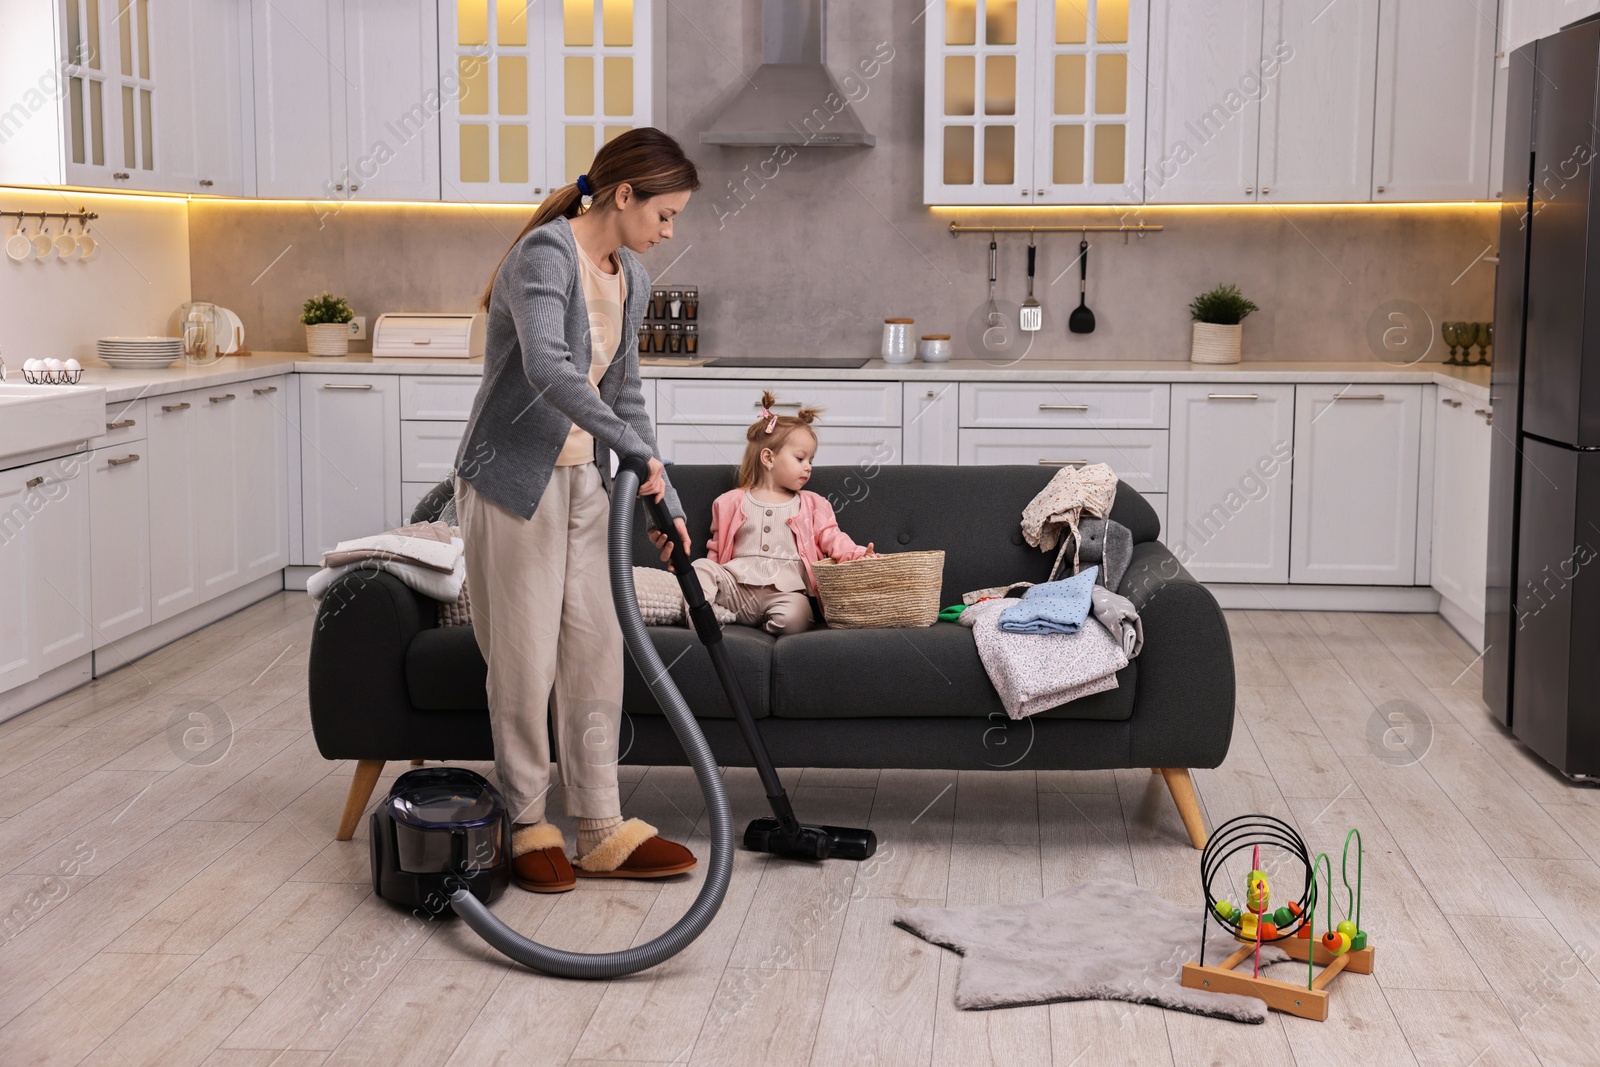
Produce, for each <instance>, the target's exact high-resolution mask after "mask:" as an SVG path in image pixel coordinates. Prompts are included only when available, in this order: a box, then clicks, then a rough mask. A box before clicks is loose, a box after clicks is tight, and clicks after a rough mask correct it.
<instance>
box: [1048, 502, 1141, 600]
mask: <svg viewBox="0 0 1600 1067" xmlns="http://www.w3.org/2000/svg"><path fill="white" fill-rule="evenodd" d="M1078 533H1079V535H1080V536H1081V537H1082V538H1083V543H1082V544H1080V545H1079V546H1078V562H1079V564H1080V565H1081V566H1087V565H1088V564H1090V563H1095V564H1098V565H1099V567H1100V574H1099V577H1098V578H1097V579H1096V584H1098V585H1103V586H1105V587H1106V588H1107V589H1112V590H1115V589H1117V588H1118V587H1119V586H1121V585H1122V576H1123V575H1124V574H1126V573H1127V571H1128V564H1130V563H1132V562H1133V532H1132V531H1131V530H1129V529H1128V528H1127V527H1126V526H1124V525H1122V523H1120V522H1117V521H1116V520H1115V519H1088V518H1085V519H1080V520H1078ZM1067 536H1068V537H1071V536H1072V535H1071V533H1068V534H1067ZM1065 559H1066V557H1065V554H1063V555H1062V557H1061V558H1060V560H1059V561H1058V567H1060V564H1062V563H1065ZM1061 569H1065V568H1061ZM1056 577H1057V575H1056V574H1055V573H1054V572H1052V573H1051V575H1050V578H1051V580H1054V579H1055V578H1056Z"/></svg>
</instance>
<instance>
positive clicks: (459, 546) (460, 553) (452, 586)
mask: <svg viewBox="0 0 1600 1067" xmlns="http://www.w3.org/2000/svg"><path fill="white" fill-rule="evenodd" d="M450 544H451V545H452V546H454V548H455V554H456V560H455V566H454V568H453V569H452V570H451V571H450V573H449V574H446V573H444V572H443V571H437V570H434V569H433V568H432V567H423V566H419V565H417V564H415V563H402V562H400V561H399V560H397V559H366V560H362V561H361V562H360V563H347V564H345V565H344V566H342V567H323V568H322V569H321V570H319V571H317V573H315V574H313V575H312V576H311V577H309V578H307V579H306V592H307V593H309V594H311V599H313V600H321V599H322V597H323V595H324V594H326V593H327V591H328V588H329V587H330V586H332V585H333V583H334V582H335V581H337V580H338V579H339V578H341V577H343V576H344V575H346V574H349V573H350V572H351V571H356V570H365V571H367V572H369V573H370V572H372V571H375V570H383V571H388V572H389V573H390V574H392V575H394V576H395V577H396V578H398V579H400V580H401V581H402V582H405V583H406V584H407V585H409V586H410V587H411V588H413V589H415V590H416V591H417V592H419V593H421V594H423V595H424V596H430V597H432V598H433V599H435V600H443V601H445V602H446V603H450V604H453V603H455V602H456V601H457V600H459V599H461V587H462V585H464V584H465V583H466V580H467V557H466V542H465V541H463V540H462V539H461V538H459V537H452V538H451V539H450ZM440 547H444V546H443V545H441V546H440Z"/></svg>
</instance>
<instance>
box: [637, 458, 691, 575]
mask: <svg viewBox="0 0 1600 1067" xmlns="http://www.w3.org/2000/svg"><path fill="white" fill-rule="evenodd" d="M664 469H665V468H663V467H662V465H661V461H660V460H659V459H657V458H656V457H654V456H651V457H650V471H649V477H647V478H646V479H645V480H644V481H643V482H641V483H640V485H639V496H640V497H641V498H642V497H649V498H651V499H653V500H655V502H656V503H658V504H660V503H662V502H664V501H665V499H666V494H667V480H666V475H665V474H664V473H663V470H664ZM673 525H674V526H676V527H677V534H678V541H679V543H680V544H682V545H683V554H684V555H685V556H687V555H689V553H690V551H691V549H692V547H693V543H692V542H691V541H690V540H689V528H688V527H687V526H685V525H684V522H683V520H682V519H674V520H673ZM650 543H651V544H653V545H655V546H656V547H657V548H659V549H660V550H661V561H662V562H663V563H666V564H667V570H669V571H670V570H672V569H673V568H672V564H671V563H670V562H669V561H670V560H671V559H672V544H671V543H670V542H669V541H668V540H667V535H666V534H665V533H663V532H662V531H661V530H660V529H653V530H651V531H650Z"/></svg>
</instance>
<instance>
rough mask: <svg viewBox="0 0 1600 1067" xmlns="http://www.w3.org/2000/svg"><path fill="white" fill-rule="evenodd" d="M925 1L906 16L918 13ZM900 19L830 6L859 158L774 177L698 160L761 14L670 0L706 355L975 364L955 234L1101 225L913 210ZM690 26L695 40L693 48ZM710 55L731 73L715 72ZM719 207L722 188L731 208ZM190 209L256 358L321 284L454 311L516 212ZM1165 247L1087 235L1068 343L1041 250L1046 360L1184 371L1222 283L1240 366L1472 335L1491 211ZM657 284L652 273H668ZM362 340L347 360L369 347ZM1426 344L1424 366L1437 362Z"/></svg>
mask: <svg viewBox="0 0 1600 1067" xmlns="http://www.w3.org/2000/svg"><path fill="white" fill-rule="evenodd" d="M913 6H920V5H913ZM904 7H905V5H889V4H883V5H878V4H865V5H842V4H841V5H834V7H833V8H832V9H831V10H830V19H829V23H828V26H829V42H828V47H829V63H830V65H831V66H833V67H834V68H835V69H836V70H844V69H846V68H849V67H852V66H854V65H855V63H856V61H857V60H858V59H860V58H862V57H864V56H867V55H869V54H871V53H872V52H873V50H874V46H875V45H876V44H877V43H879V42H882V41H885V40H887V41H890V42H892V44H893V48H894V55H893V58H892V59H891V60H890V61H889V62H887V63H886V64H884V65H883V68H882V70H881V71H880V73H879V74H878V75H877V77H876V78H874V79H873V81H872V82H870V83H867V84H868V87H869V91H868V92H867V94H866V96H865V97H864V98H863V99H861V100H860V101H859V102H858V103H857V104H856V105H855V107H856V111H857V113H858V114H859V115H860V117H861V119H862V121H863V122H864V123H865V124H866V126H867V128H868V129H869V130H871V131H872V132H873V133H874V134H875V135H876V136H877V145H876V147H873V148H811V149H802V150H801V151H800V152H799V153H798V155H797V157H796V158H795V159H794V160H793V161H792V162H788V163H787V164H785V165H783V166H781V167H776V166H769V167H768V168H767V169H766V173H767V174H774V171H775V172H776V173H775V176H773V177H771V178H768V179H763V178H761V177H760V176H759V175H760V173H761V168H762V164H763V161H765V160H767V159H768V158H769V157H770V156H771V155H772V150H771V149H766V148H720V147H715V146H710V145H701V144H699V143H698V142H699V138H698V131H699V130H700V129H701V128H702V127H704V126H705V124H706V123H707V122H708V121H709V120H710V119H711V118H712V117H713V116H714V115H715V114H716V112H717V111H718V110H719V108H720V106H721V105H722V103H723V102H725V101H726V100H727V99H728V98H729V97H730V96H731V95H732V93H733V92H734V91H735V88H736V86H737V85H739V84H741V77H742V75H741V72H740V69H736V68H735V66H734V65H733V64H734V63H738V64H741V65H742V67H743V68H745V69H748V68H750V67H753V66H754V64H755V63H756V62H757V61H758V59H759V56H760V47H759V40H758V37H757V32H758V19H757V18H756V12H757V11H759V5H758V4H753V3H743V4H740V5H739V10H740V12H741V15H740V16H739V17H731V18H730V17H726V15H725V9H726V4H725V3H723V2H722V0H677V2H675V3H673V4H668V5H664V7H663V9H662V10H664V11H665V13H666V16H665V17H666V18H667V20H668V21H667V45H666V53H667V55H666V71H667V92H666V93H665V94H664V97H665V98H664V100H663V101H661V102H660V106H659V109H658V114H659V115H660V118H659V119H658V123H659V125H661V126H662V127H663V128H664V129H666V130H667V131H668V132H670V133H672V134H674V135H675V136H677V137H678V138H679V139H680V140H681V141H682V142H683V143H684V145H685V147H686V148H687V149H688V150H689V152H690V154H691V155H692V156H693V157H694V158H695V159H696V160H697V162H699V163H700V165H701V167H702V171H703V178H704V186H703V187H702V189H701V190H700V191H699V192H698V193H696V194H695V196H694V197H693V199H692V200H691V201H690V204H689V208H688V210H687V211H685V212H684V214H683V216H682V217H681V219H680V221H679V223H678V226H677V232H676V234H675V236H674V239H673V240H672V241H669V242H666V243H665V244H663V245H661V246H659V247H657V248H656V249H654V250H653V251H651V252H650V253H649V254H648V255H647V256H646V257H645V263H646V265H647V267H648V268H649V269H650V271H651V274H652V276H653V277H654V278H655V279H656V280H657V281H664V282H670V283H677V284H698V285H699V286H700V290H701V309H702V310H701V322H702V325H701V333H702V337H703V338H704V340H703V346H702V347H703V349H704V351H706V352H707V353H709V354H734V353H750V352H761V351H783V352H793V353H800V354H805V353H819V354H820V353H827V354H833V355H839V354H852V353H853V354H860V355H873V354H876V352H877V347H878V343H879V334H880V330H881V321H882V319H883V318H884V317H885V316H890V315H897V316H911V317H912V318H914V319H915V320H916V330H917V331H918V332H919V333H924V332H926V333H950V334H952V335H953V336H954V338H955V343H956V348H957V353H956V354H957V356H958V357H959V356H961V355H963V354H972V345H971V343H970V342H969V340H968V334H969V329H968V323H969V317H970V316H972V315H973V314H975V313H976V312H978V311H979V309H980V308H981V307H982V305H983V303H984V300H985V298H986V288H987V277H988V274H987V272H988V240H987V237H986V236H984V235H966V236H962V237H960V238H956V239H952V238H951V237H950V235H949V233H948V229H947V227H948V225H949V223H950V222H951V221H952V220H953V219H959V220H960V221H962V222H973V223H980V224H981V223H991V222H994V223H998V222H1022V223H1027V222H1029V221H1037V222H1053V223H1061V222H1065V223H1078V222H1086V221H1087V222H1100V223H1107V222H1114V221H1115V220H1116V213H1115V211H1114V210H1111V209H1070V210H1050V211H1043V210H1037V209H1035V210H1032V211H1005V210H997V209H961V210H954V209H938V210H934V209H929V208H927V207H925V206H923V204H922V202H921V200H922V177H921V174H922V82H923V62H922V33H923V30H922V26H921V24H920V23H913V22H912V21H911V20H910V19H909V18H906V17H902V12H901V11H896V10H895V9H896V8H902V9H903V8H904ZM702 31H703V32H702ZM724 57H728V58H724ZM736 190H737V192H736ZM333 208H334V205H330V204H312V203H295V204H252V203H240V202H208V201H203V200H195V201H192V202H191V204H190V209H189V230H190V240H191V259H192V277H193V289H194V295H195V298H196V299H203V300H213V301H216V302H218V303H220V304H223V305H225V306H227V307H230V308H232V309H233V310H234V311H236V312H238V313H239V314H240V315H241V316H242V317H243V319H244V321H245V327H246V330H247V332H248V337H249V342H250V345H251V347H253V348H259V349H263V350H265V349H289V348H292V349H303V348H304V344H305V342H304V333H303V331H302V329H301V327H300V326H299V324H298V312H299V306H300V304H301V302H302V301H303V300H304V299H305V298H306V297H307V296H309V295H312V294H314V293H319V292H321V291H322V290H324V289H328V290H331V291H333V292H336V293H341V294H343V295H345V296H347V297H348V298H349V299H350V302H351V304H352V305H353V306H354V307H355V308H356V311H357V313H358V314H364V315H366V316H367V317H368V319H369V322H370V321H372V320H374V319H376V317H377V316H378V315H379V314H381V313H383V312H386V311H466V310H471V309H472V308H473V307H474V306H475V301H476V298H477V295H478V293H479V292H480V291H481V290H482V288H483V285H484V284H485V282H486V281H487V280H488V277H489V275H490V273H491V271H492V270H493V268H494V266H495V264H496V263H497V262H498V260H499V258H500V256H501V254H502V253H503V252H504V251H505V249H506V247H507V245H508V243H509V242H510V240H511V238H512V237H513V236H514V235H515V234H516V232H517V231H518V230H519V229H520V228H521V226H522V224H523V222H525V221H526V219H527V217H528V215H529V214H531V211H532V208H531V207H529V206H523V207H511V208H507V207H474V206H459V207H440V206H438V205H433V206H424V207H403V206H399V207H389V206H368V205H356V206H349V207H346V208H344V209H343V210H342V211H335V210H333ZM1134 217H1135V218H1142V219H1144V220H1145V221H1146V222H1148V223H1153V224H1161V225H1164V226H1166V227H1167V229H1166V230H1165V231H1164V232H1162V233H1159V234H1151V235H1148V236H1145V237H1142V238H1139V237H1135V238H1131V239H1129V240H1128V241H1127V243H1126V244H1124V241H1123V238H1122V237H1121V236H1119V235H1115V234H1094V235H1091V238H1092V241H1091V250H1090V254H1089V306H1090V308H1092V309H1093V311H1094V312H1095V317H1096V320H1097V323H1098V328H1097V329H1096V331H1095V332H1094V333H1093V334H1088V335H1073V334H1069V333H1068V332H1067V329H1066V320H1067V315H1068V313H1069V312H1070V310H1071V309H1072V308H1073V307H1074V306H1075V305H1076V304H1077V291H1078V286H1077V270H1076V268H1072V269H1071V270H1067V268H1068V266H1069V264H1071V263H1072V261H1073V259H1074V257H1076V255H1077V249H1078V235H1077V234H1075V233H1055V234H1048V235H1041V236H1040V237H1039V245H1040V255H1039V259H1040V262H1039V281H1038V286H1037V290H1038V295H1039V297H1040V299H1041V300H1042V301H1043V304H1044V330H1043V332H1042V333H1041V334H1040V335H1039V338H1038V339H1037V341H1036V342H1035V345H1034V351H1035V352H1036V353H1037V354H1039V355H1040V356H1046V357H1050V358H1083V359H1183V358H1186V357H1187V355H1188V346H1189V317H1188V311H1187V306H1188V303H1189V301H1190V300H1191V299H1192V298H1193V297H1194V296H1195V295H1196V294H1197V293H1199V292H1201V291H1203V290H1205V289H1209V288H1210V287H1212V286H1213V285H1216V284H1218V283H1220V282H1233V283H1236V284H1238V285H1239V287H1240V288H1241V289H1242V290H1243V291H1244V293H1245V295H1246V296H1248V297H1249V298H1250V299H1252V300H1254V301H1255V302H1256V303H1257V304H1259V305H1260V306H1261V308H1262V310H1261V311H1260V312H1258V313H1256V314H1254V315H1252V316H1250V317H1249V319H1247V320H1246V324H1245V330H1244V358H1245V359H1247V360H1248V359H1292V360H1302V359H1304V360H1322V359H1338V360H1346V359H1378V358H1381V357H1382V356H1383V353H1382V352H1381V351H1374V350H1373V346H1372V345H1371V344H1370V343H1369V341H1368V334H1369V332H1375V331H1370V330H1369V324H1370V323H1371V322H1373V320H1374V317H1375V316H1379V317H1381V316H1382V314H1383V308H1384V305H1385V304H1386V303H1387V302H1389V301H1394V300H1405V301H1410V302H1412V303H1414V304H1415V305H1417V306H1419V307H1420V308H1421V309H1423V311H1424V312H1425V313H1426V314H1427V315H1428V316H1430V317H1431V319H1432V321H1433V322H1434V324H1435V327H1436V326H1437V323H1438V322H1440V321H1442V320H1444V319H1457V318H1460V319H1488V318H1490V317H1491V314H1492V304H1493V291H1494V267H1493V266H1492V265H1491V264H1488V263H1484V262H1481V261H1479V257H1481V256H1483V255H1485V254H1491V255H1492V253H1493V250H1494V246H1495V244H1496V243H1497V219H1498V216H1497V213H1496V210H1495V208H1494V206H1493V205H1491V204H1476V205H1455V206H1445V205H1439V206H1432V205H1430V206H1419V207H1403V206H1387V205H1385V206H1382V207H1328V208H1304V207H1288V208H1282V209H1280V208H1277V207H1273V206H1266V205H1252V206H1248V207H1232V208H1226V207H1225V208H1165V209H1163V208H1161V207H1146V208H1144V209H1142V210H1141V211H1140V212H1139V213H1138V214H1137V215H1136V216H1134ZM1026 245H1027V236H1026V235H1025V234H1002V235H1000V285H999V289H1000V295H1001V297H1002V299H1003V300H1007V301H1009V302H1010V303H1011V304H1012V305H1013V306H1014V305H1015V304H1017V303H1020V301H1021V300H1022V298H1023V292H1024V284H1025V282H1024V271H1025V255H1026V252H1025V249H1026ZM669 267H670V269H669ZM366 347H367V345H366V343H365V342H357V343H354V344H353V345H352V348H353V349H354V350H358V351H359V350H364V349H366ZM1441 356H1442V352H1441V351H1440V346H1439V345H1438V344H1435V345H1434V349H1433V353H1432V354H1431V355H1430V357H1429V358H1440V357H1441Z"/></svg>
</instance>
